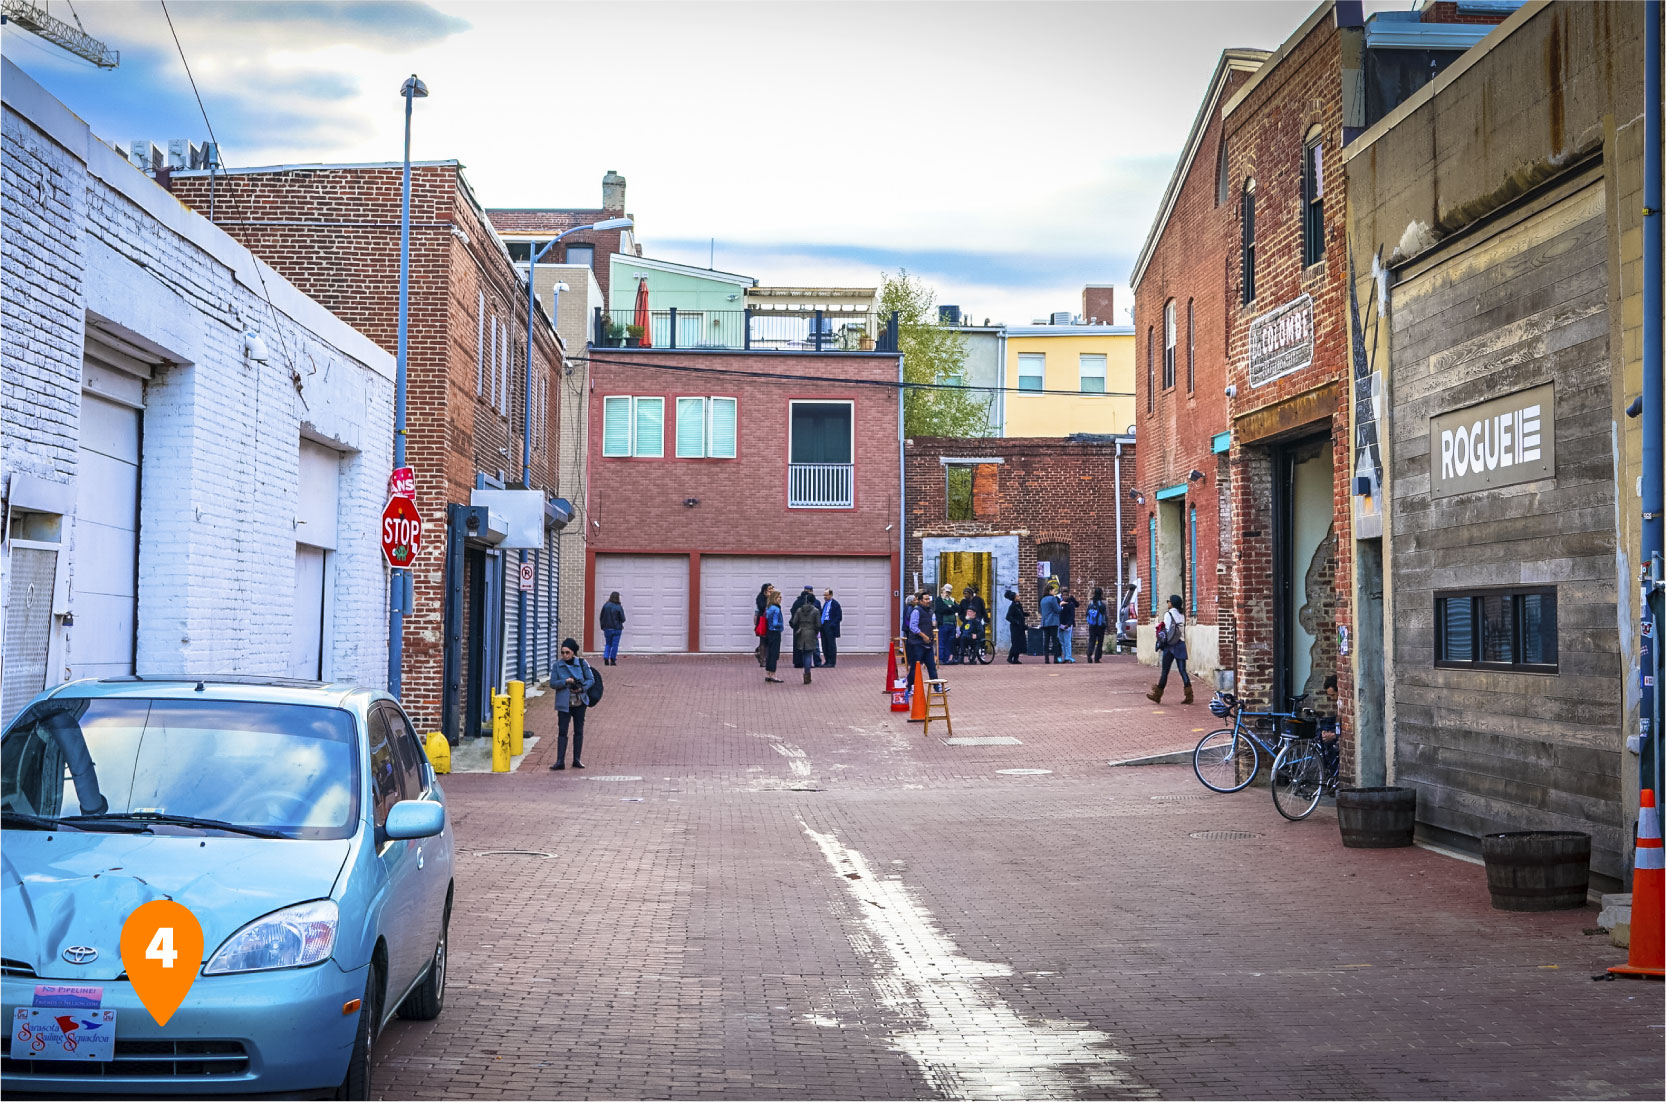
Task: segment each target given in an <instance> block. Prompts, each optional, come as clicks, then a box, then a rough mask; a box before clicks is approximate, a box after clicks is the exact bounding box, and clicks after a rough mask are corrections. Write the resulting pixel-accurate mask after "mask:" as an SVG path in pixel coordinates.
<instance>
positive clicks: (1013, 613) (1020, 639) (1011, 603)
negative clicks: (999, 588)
mask: <svg viewBox="0 0 1668 1111" xmlns="http://www.w3.org/2000/svg"><path fill="white" fill-rule="evenodd" d="M1002 597H1004V598H1006V599H1007V600H1008V612H1007V614H1006V615H1005V619H1006V620H1007V622H1008V662H1009V663H1011V664H1016V663H1018V662H1019V654H1020V653H1021V652H1023V651H1025V607H1024V606H1022V605H1020V604H1019V595H1018V594H1015V593H1014V592H1013V591H1011V590H1006V591H1003V592H1002Z"/></svg>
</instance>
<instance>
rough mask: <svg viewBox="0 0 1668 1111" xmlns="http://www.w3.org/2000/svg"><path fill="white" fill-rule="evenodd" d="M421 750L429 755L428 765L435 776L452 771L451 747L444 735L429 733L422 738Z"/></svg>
mask: <svg viewBox="0 0 1668 1111" xmlns="http://www.w3.org/2000/svg"><path fill="white" fill-rule="evenodd" d="M423 750H424V751H425V752H427V753H428V754H429V764H430V766H431V767H433V768H434V772H435V774H436V775H445V774H447V773H448V772H450V771H451V770H452V746H451V743H450V742H448V741H447V740H446V734H444V733H430V734H429V735H428V736H427V737H424V738H423Z"/></svg>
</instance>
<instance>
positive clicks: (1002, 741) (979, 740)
mask: <svg viewBox="0 0 1668 1111" xmlns="http://www.w3.org/2000/svg"><path fill="white" fill-rule="evenodd" d="M944 743H945V744H947V745H1017V744H1018V743H1019V738H1018V737H945V738H944Z"/></svg>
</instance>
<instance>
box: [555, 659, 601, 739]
mask: <svg viewBox="0 0 1668 1111" xmlns="http://www.w3.org/2000/svg"><path fill="white" fill-rule="evenodd" d="M600 681H601V680H600V677H599V676H598V675H597V673H596V672H595V671H592V670H591V665H590V664H588V663H586V662H585V661H584V660H582V659H580V658H579V642H578V641H577V640H574V639H573V638H572V637H568V638H567V639H566V640H564V641H563V642H562V658H561V659H560V660H558V661H557V663H556V671H555V674H553V675H551V677H550V689H551V690H552V691H554V692H555V694H556V762H555V763H554V764H552V765H550V770H551V771H553V772H559V771H561V770H562V769H564V768H565V767H567V758H568V723H569V722H572V723H573V766H574V767H576V768H583V767H584V766H585V765H584V764H581V763H580V762H579V750H580V749H582V748H584V747H585V711H586V709H587V708H588V707H590V705H591V703H592V692H593V691H594V690H595V689H596V687H597V685H598V683H599V682H600Z"/></svg>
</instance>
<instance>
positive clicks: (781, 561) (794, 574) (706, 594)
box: [701, 556, 893, 652]
mask: <svg viewBox="0 0 1668 1111" xmlns="http://www.w3.org/2000/svg"><path fill="white" fill-rule="evenodd" d="M765 582H770V583H773V584H775V586H776V588H777V589H779V590H780V591H781V592H782V598H783V602H784V604H786V605H789V606H791V605H792V604H793V599H794V598H795V597H796V596H797V595H798V594H799V590H800V588H801V587H802V586H805V585H807V584H809V585H810V586H811V587H813V588H814V589H815V590H816V592H817V597H818V598H819V599H820V598H821V597H822V592H823V591H824V590H826V589H828V588H829V587H832V588H833V590H834V596H835V597H836V598H838V599H839V600H840V608H841V610H842V614H843V621H842V623H841V626H840V647H841V648H842V649H843V650H845V651H848V652H879V651H882V650H884V649H885V648H886V645H887V642H888V641H889V640H890V639H891V636H892V633H891V626H892V617H891V614H892V603H893V598H892V561H891V560H890V559H889V558H886V557H880V558H862V557H855V556H707V557H705V558H703V559H702V560H701V650H702V651H704V652H750V651H752V650H753V648H754V646H755V645H756V644H757V643H758V640H757V638H756V637H755V635H754V633H753V626H754V618H753V607H754V599H755V598H756V597H757V596H758V593H759V586H760V584H762V583H765Z"/></svg>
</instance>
